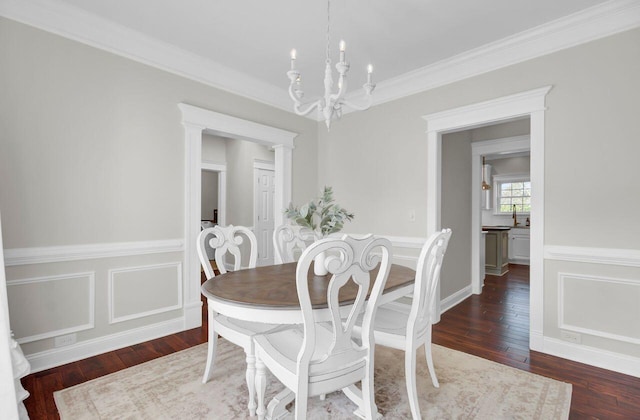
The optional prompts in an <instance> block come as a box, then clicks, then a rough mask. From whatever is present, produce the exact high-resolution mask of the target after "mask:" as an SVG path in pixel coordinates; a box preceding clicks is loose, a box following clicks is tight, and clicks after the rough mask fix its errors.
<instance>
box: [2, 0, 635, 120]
mask: <svg viewBox="0 0 640 420" xmlns="http://www.w3.org/2000/svg"><path fill="white" fill-rule="evenodd" d="M0 15H1V16H4V17H6V18H9V19H12V20H16V21H19V22H22V23H25V24H27V25H31V26H34V27H36V28H39V29H42V30H45V31H48V32H52V33H55V34H58V35H60V36H63V37H66V38H69V39H73V40H75V41H78V42H81V43H84V44H87V45H90V46H93V47H96V48H99V49H102V50H105V51H109V52H112V53H114V54H117V55H120V56H123V57H126V58H129V59H132V60H134V61H138V62H141V63H144V64H147V65H150V66H153V67H156V68H159V69H162V70H165V71H168V72H170V73H173V74H176V75H179V76H182V77H185V78H188V79H191V80H194V81H197V82H200V83H204V84H206V85H209V86H212V87H215V88H217V89H221V90H224V91H227V92H230V93H233V94H236V95H239V96H242V97H245V98H248V99H252V100H255V101H258V102H261V103H264V104H266V105H270V106H273V107H276V108H279V109H282V110H286V111H289V112H293V111H292V110H293V107H292V105H291V103H290V101H289V98H288V95H287V92H286V86H285V85H283V86H282V87H280V86H274V85H271V84H268V83H265V82H262V81H260V80H257V79H256V78H253V77H251V76H249V75H246V74H242V73H240V72H237V71H235V70H232V69H230V68H229V67H226V66H224V65H222V64H220V63H217V62H214V61H213V60H210V59H206V58H204V57H201V56H198V55H196V54H193V53H190V52H187V51H184V50H181V49H179V48H177V47H175V46H172V45H170V44H168V43H164V42H161V41H158V40H156V39H153V38H150V37H148V36H146V35H143V34H141V33H140V32H137V31H133V30H131V29H128V28H126V27H124V26H121V25H118V24H114V23H113V22H110V21H107V20H105V19H102V18H100V17H98V16H95V15H93V14H90V13H87V12H84V11H82V10H80V9H78V8H75V7H73V6H70V5H67V4H65V3H61V2H58V1H56V0H34V1H23V0H0ZM638 26H640V2H638V0H611V1H608V2H606V3H602V4H599V5H596V6H593V7H590V8H588V9H585V10H583V11H580V12H577V13H574V14H572V15H569V16H567V17H564V18H561V19H558V20H555V21H552V22H549V23H546V24H543V25H540V26H537V27H535V28H532V29H529V30H527V31H523V32H520V33H518V34H515V35H513V36H510V37H507V38H503V39H501V40H499V41H496V42H493V43H490V44H487V45H484V46H482V47H479V48H475V49H473V50H470V51H466V52H464V53H462V54H459V55H456V56H454V57H451V58H448V59H445V60H441V61H439V62H437V63H434V64H432V65H429V66H426V67H422V68H420V69H417V70H414V71H411V72H408V73H406V74H403V75H401V76H398V77H395V78H392V79H388V80H384V81H381V82H380V83H378V86H377V88H376V94H375V95H374V97H373V105H374V106H375V105H379V104H382V103H385V102H390V101H393V100H396V99H400V98H403V97H406V96H410V95H414V94H416V93H419V92H423V91H426V90H429V89H433V88H436V87H439V86H443V85H446V84H449V83H453V82H456V81H459V80H463V79H466V78H470V77H473V76H477V75H480V74H483V73H487V72H490V71H493V70H497V69H500V68H503V67H507V66H510V65H513V64H517V63H520V62H523V61H527V60H530V59H533V58H536V57H540V56H543V55H546V54H550V53H553V52H556V51H560V50H563V49H566V48H570V47H573V46H576V45H580V44H584V43H586V42H590V41H593V40H595V39H599V38H603V37H606V36H610V35H613V34H616V33H619V32H623V31H626V30H629V29H633V28H635V27H638ZM359 95H360V93H358V92H354V93H353V94H351V95H348V96H347V97H348V99H350V100H352V101H357V99H358V97H359ZM349 112H352V111H351V110H348V109H345V113H349ZM312 114H313V113H312ZM308 117H309V118H311V119H313V120H318V116H317V115H316V114H313V115H309V116H308Z"/></svg>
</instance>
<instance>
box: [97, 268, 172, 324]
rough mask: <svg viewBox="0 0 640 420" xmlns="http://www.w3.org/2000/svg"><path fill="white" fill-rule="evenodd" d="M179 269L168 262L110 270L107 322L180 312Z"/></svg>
mask: <svg viewBox="0 0 640 420" xmlns="http://www.w3.org/2000/svg"><path fill="white" fill-rule="evenodd" d="M181 266H182V264H180V263H170V264H158V265H147V266H141V267H126V268H119V269H113V270H109V322H110V323H116V322H122V321H127V320H130V319H135V318H141V317H144V316H149V315H154V314H158V313H162V312H168V311H172V310H175V309H180V308H181V307H182V275H181V273H182V268H181Z"/></svg>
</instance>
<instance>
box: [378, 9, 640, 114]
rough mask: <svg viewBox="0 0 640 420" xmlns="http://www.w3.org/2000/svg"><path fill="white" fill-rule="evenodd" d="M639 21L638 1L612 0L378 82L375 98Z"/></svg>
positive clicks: (540, 52) (519, 58)
mask: <svg viewBox="0 0 640 420" xmlns="http://www.w3.org/2000/svg"><path fill="white" fill-rule="evenodd" d="M638 26H640V2H638V1H637V0H612V1H609V2H606V3H602V4H600V5H597V6H594V7H590V8H588V9H585V10H583V11H580V12H577V13H574V14H572V15H569V16H566V17H564V18H561V19H558V20H555V21H552V22H549V23H546V24H543V25H540V26H537V27H535V28H532V29H529V30H527V31H523V32H520V33H518V34H515V35H513V36H510V37H507V38H503V39H501V40H499V41H496V42H493V43H489V44H486V45H483V46H482V47H479V48H475V49H473V50H469V51H466V52H464V53H462V54H459V55H456V56H454V57H451V58H448V59H445V60H441V61H439V62H437V63H434V64H432V65H429V66H426V67H422V68H420V69H417V70H415V71H412V72H409V73H406V74H404V75H402V76H399V77H396V78H392V79H388V80H385V81H382V82H380V83H379V84H378V87H377V89H376V95H375V96H374V97H373V104H374V105H378V104H381V103H385V102H389V101H393V100H396V99H400V98H403V97H405V96H409V95H413V94H416V93H419V92H423V91H426V90H429V89H433V88H436V87H439V86H443V85H446V84H449V83H453V82H456V81H459V80H462V79H466V78H469V77H473V76H477V75H480V74H483V73H487V72H490V71H493V70H497V69H500V68H503V67H507V66H510V65H513V64H517V63H521V62H523V61H527V60H531V59H533V58H536V57H540V56H543V55H546V54H551V53H553V52H556V51H560V50H563V49H566V48H570V47H574V46H576V45H580V44H584V43H587V42H590V41H593V40H596V39H599V38H604V37H606V36H609V35H613V34H616V33H619V32H623V31H626V30H629V29H632V28H635V27H638Z"/></svg>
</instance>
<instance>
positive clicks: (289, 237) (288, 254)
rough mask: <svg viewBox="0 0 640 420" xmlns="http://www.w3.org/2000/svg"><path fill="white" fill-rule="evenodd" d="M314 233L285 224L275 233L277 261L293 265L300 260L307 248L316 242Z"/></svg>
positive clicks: (274, 241)
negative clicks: (292, 263)
mask: <svg viewBox="0 0 640 420" xmlns="http://www.w3.org/2000/svg"><path fill="white" fill-rule="evenodd" d="M315 239H316V237H315V235H314V233H313V231H312V230H311V229H309V228H307V227H304V226H299V225H288V224H284V225H281V226H278V227H277V228H276V229H275V230H274V231H273V249H274V250H275V252H276V258H279V260H278V259H276V261H281V262H283V263H291V262H295V261H297V260H298V258H299V256H300V255H301V254H302V251H304V250H305V249H306V248H307V246H309V245H310V244H312V243H313V242H314V241H315Z"/></svg>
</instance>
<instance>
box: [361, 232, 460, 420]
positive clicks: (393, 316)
mask: <svg viewBox="0 0 640 420" xmlns="http://www.w3.org/2000/svg"><path fill="white" fill-rule="evenodd" d="M450 238H451V229H443V230H442V231H441V232H437V233H435V234H433V235H432V236H431V237H429V239H427V242H426V243H425V244H424V246H423V247H422V250H421V252H420V256H419V257H418V264H417V267H416V281H415V284H414V288H413V296H412V297H411V298H409V297H403V298H400V299H398V300H396V301H393V302H389V303H387V304H384V305H381V306H380V308H378V312H377V314H376V317H375V321H374V322H373V329H374V339H375V343H376V344H379V345H382V346H385V347H391V348H394V349H398V350H404V352H405V356H404V374H405V380H406V386H407V393H408V395H409V406H410V408H411V415H412V416H413V418H414V420H417V419H420V418H421V415H420V407H419V405H418V391H417V388H416V354H417V351H418V348H420V346H422V345H424V347H425V353H426V359H427V366H428V367H429V373H430V375H431V381H432V382H433V386H435V387H436V388H439V387H440V384H439V383H438V378H437V377H436V372H435V370H434V367H433V357H432V355H431V312H432V309H433V307H434V305H435V303H436V298H437V296H436V289H437V287H438V283H439V282H440V269H441V268H442V261H443V259H444V254H445V252H446V251H447V246H448V244H449V239H450ZM360 319H362V316H361V317H360ZM360 325H362V326H364V321H362V322H360V320H359V321H358V322H357V323H356V328H355V332H356V334H359V333H360V330H361V328H362V330H364V327H360Z"/></svg>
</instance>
